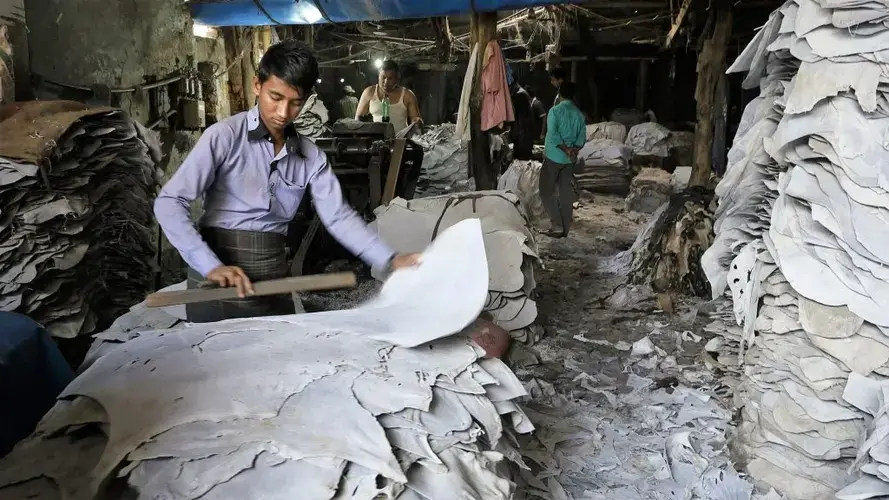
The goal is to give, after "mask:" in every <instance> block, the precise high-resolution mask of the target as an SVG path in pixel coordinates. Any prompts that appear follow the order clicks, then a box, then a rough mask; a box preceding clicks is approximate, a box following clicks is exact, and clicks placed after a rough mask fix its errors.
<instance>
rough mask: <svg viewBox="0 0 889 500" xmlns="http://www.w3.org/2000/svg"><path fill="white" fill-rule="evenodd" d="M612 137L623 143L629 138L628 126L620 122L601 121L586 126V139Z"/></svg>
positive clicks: (613, 139)
mask: <svg viewBox="0 0 889 500" xmlns="http://www.w3.org/2000/svg"><path fill="white" fill-rule="evenodd" d="M593 139H611V140H612V141H617V142H620V143H623V142H624V141H626V140H627V127H625V126H624V125H623V124H622V123H618V122H600V123H593V124H592V125H587V126H586V140H587V141H591V140H593Z"/></svg>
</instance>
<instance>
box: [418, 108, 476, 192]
mask: <svg viewBox="0 0 889 500" xmlns="http://www.w3.org/2000/svg"><path fill="white" fill-rule="evenodd" d="M413 141H414V142H416V143H417V144H419V145H420V146H422V147H423V166H422V169H421V170H420V177H419V179H418V180H417V191H416V196H417V197H423V196H437V195H441V194H445V193H448V192H452V191H456V190H457V189H459V185H460V183H465V182H466V181H467V180H468V179H469V146H468V143H466V142H464V141H461V140H460V138H459V137H457V136H456V135H455V133H454V125H453V124H450V123H445V124H444V125H429V126H426V127H424V128H423V133H422V134H421V135H417V136H415V137H414V138H413Z"/></svg>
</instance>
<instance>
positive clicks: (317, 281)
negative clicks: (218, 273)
mask: <svg viewBox="0 0 889 500" xmlns="http://www.w3.org/2000/svg"><path fill="white" fill-rule="evenodd" d="M356 284H358V280H357V279H356V278H355V273H351V272H346V273H329V274H313V275H309V276H294V277H292V278H283V279H279V280H267V281H258V282H256V283H254V284H253V290H254V291H255V292H256V293H254V294H253V295H251V297H261V296H265V295H280V294H287V293H291V292H320V291H324V290H338V289H341V288H352V287H354V286H355V285H356ZM237 298H238V290H237V289H236V288H234V287H227V288H194V289H189V290H177V291H175V292H155V293H152V294H151V295H149V296H148V297H146V298H145V305H146V306H148V307H167V306H177V305H181V304H193V303H196V302H209V301H213V300H230V299H237Z"/></svg>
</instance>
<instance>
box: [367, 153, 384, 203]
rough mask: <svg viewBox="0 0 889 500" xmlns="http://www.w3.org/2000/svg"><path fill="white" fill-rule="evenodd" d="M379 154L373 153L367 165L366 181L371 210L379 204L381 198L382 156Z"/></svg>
mask: <svg viewBox="0 0 889 500" xmlns="http://www.w3.org/2000/svg"><path fill="white" fill-rule="evenodd" d="M380 156H381V155H374V156H372V157H371V158H370V163H369V164H368V165H367V177H368V179H367V183H368V186H369V189H370V209H371V210H373V209H375V208H377V207H378V206H380V200H382V198H383V189H382V187H381V184H382V179H381V177H382V175H383V174H382V169H383V168H382V161H383V160H382V158H380Z"/></svg>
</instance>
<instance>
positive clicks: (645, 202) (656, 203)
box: [627, 168, 673, 214]
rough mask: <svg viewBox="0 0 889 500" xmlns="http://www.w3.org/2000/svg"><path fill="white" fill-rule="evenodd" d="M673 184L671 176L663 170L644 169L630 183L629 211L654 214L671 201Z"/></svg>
mask: <svg viewBox="0 0 889 500" xmlns="http://www.w3.org/2000/svg"><path fill="white" fill-rule="evenodd" d="M672 193H673V184H672V180H671V178H670V174H669V173H667V171H666V170H664V169H661V168H643V169H642V170H640V171H639V173H638V174H636V177H633V181H632V182H631V183H630V194H629V195H628V196H627V210H629V211H631V212H641V213H646V214H651V213H654V211H655V210H657V209H658V208H660V207H661V205H663V204H664V203H667V201H668V200H669V199H670V195H671V194H672Z"/></svg>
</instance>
